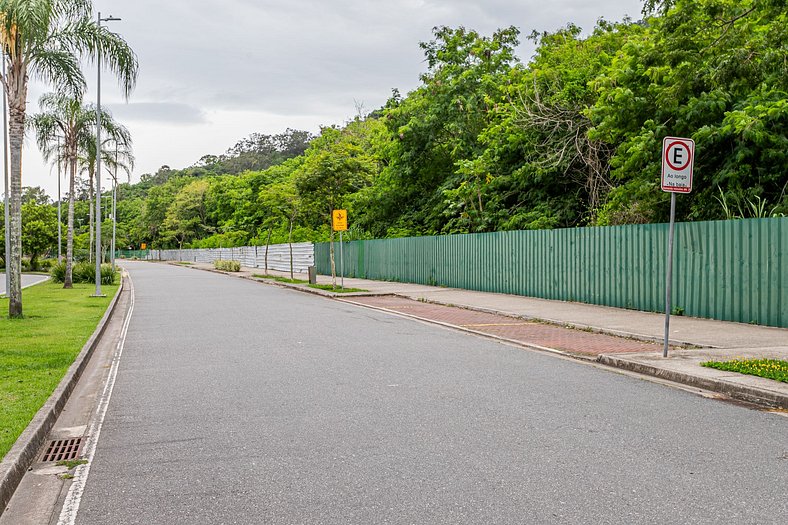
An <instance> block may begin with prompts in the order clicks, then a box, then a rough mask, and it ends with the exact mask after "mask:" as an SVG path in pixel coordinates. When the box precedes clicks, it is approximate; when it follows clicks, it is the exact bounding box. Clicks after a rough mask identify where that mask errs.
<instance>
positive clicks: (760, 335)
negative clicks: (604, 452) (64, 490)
mask: <svg viewBox="0 0 788 525" xmlns="http://www.w3.org/2000/svg"><path fill="white" fill-rule="evenodd" d="M190 267H192V268H197V269H202V270H213V265H210V264H194V265H190ZM241 270H242V271H241V272H238V273H234V274H231V275H236V276H239V277H244V278H248V279H254V280H258V281H263V279H255V278H254V277H253V274H262V273H263V270H262V269H259V268H257V269H251V268H242V269H241ZM269 274H271V275H277V276H281V277H289V274H286V273H284V272H276V271H270V272H269ZM295 277H296V279H303V280H306V279H307V277H306V275H304V274H296V275H295ZM265 281H266V282H269V283H271V284H278V285H280V286H287V287H294V288H299V289H302V290H304V291H309V292H312V293H318V294H321V295H327V296H331V297H334V298H337V299H339V300H343V301H347V302H353V303H356V304H361V305H363V306H367V307H371V308H377V309H383V310H387V311H393V312H396V313H398V314H400V315H407V316H410V317H416V318H419V319H423V320H427V321H431V322H437V323H439V324H443V325H448V326H453V327H457V328H460V329H463V330H466V331H470V332H474V333H478V334H481V335H485V336H490V337H495V338H497V339H502V340H506V341H511V342H515V343H517V344H521V345H523V346H526V347H531V348H535V349H539V350H547V351H555V352H557V353H561V354H565V355H570V356H572V357H579V358H584V359H589V358H591V359H594V360H596V361H598V362H600V363H602V364H605V365H608V366H612V367H617V368H621V369H625V370H629V371H632V372H637V373H641V374H647V375H651V376H655V377H660V378H663V379H667V380H670V381H675V382H679V383H683V384H687V385H690V386H692V387H696V388H700V389H704V390H712V391H715V392H719V393H722V394H724V395H726V396H730V397H732V398H735V399H739V400H743V401H747V402H753V403H758V404H763V405H766V406H771V407H777V408H781V409H788V383H782V382H779V381H774V380H770V379H763V378H759V377H754V376H748V375H742V374H737V373H733V372H722V371H719V370H715V369H712V368H706V367H702V366H700V363H701V362H704V361H708V360H711V359H713V360H721V361H724V360H730V359H736V358H770V359H784V360H788V329H783V328H772V327H764V326H757V325H749V324H742V323H732V322H723V321H714V320H709V319H698V318H692V317H680V316H672V317H671V324H670V343H671V349H670V351H669V355H668V357H667V358H663V357H662V350H663V348H662V344H661V342H662V341H663V338H664V329H665V328H664V323H665V316H664V314H658V313H648V312H640V311H635V310H625V309H621V308H610V307H606V306H595V305H588V304H583V303H570V302H563V301H549V300H545V299H536V298H532V297H522V296H515V295H505V294H495V293H486V292H477V291H471V290H459V289H454V288H441V287H436V286H426V285H420V284H408V283H395V282H384V281H372V280H368V279H356V278H345V280H344V284H345V287H346V288H360V289H363V290H367V292H364V293H352V294H335V293H332V292H324V291H322V290H315V289H311V288H306V286H304V285H291V284H283V283H276V282H274V281H270V280H265ZM339 282H340V279H337V284H338V285H339ZM318 283H320V284H331V277H330V276H324V275H320V276H318ZM374 296H390V298H386V299H385V300H384V299H383V298H382V297H380V298H375V297H374ZM446 307H453V308H451V309H447V308H446ZM450 310H451V311H450ZM480 313H483V314H487V315H488V316H491V317H480ZM611 336H616V337H611Z"/></svg>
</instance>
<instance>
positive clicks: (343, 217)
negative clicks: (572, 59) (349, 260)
mask: <svg viewBox="0 0 788 525" xmlns="http://www.w3.org/2000/svg"><path fill="white" fill-rule="evenodd" d="M331 219H332V221H331V226H332V227H333V229H334V231H335V232H339V273H340V274H341V277H340V285H339V286H340V288H342V289H343V290H344V289H345V257H344V255H345V251H344V246H343V245H342V232H343V231H345V230H347V210H334V212H333V213H332V214H331ZM334 282H335V283H336V281H334Z"/></svg>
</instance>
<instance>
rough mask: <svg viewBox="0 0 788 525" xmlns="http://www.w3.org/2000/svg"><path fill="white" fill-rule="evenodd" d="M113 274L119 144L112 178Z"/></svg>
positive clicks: (116, 148) (116, 221) (113, 267)
mask: <svg viewBox="0 0 788 525" xmlns="http://www.w3.org/2000/svg"><path fill="white" fill-rule="evenodd" d="M112 182H113V184H112V248H111V249H112V255H111V256H110V257H111V258H112V259H111V260H112V273H113V274H114V273H115V234H116V232H117V223H118V217H117V215H118V211H117V210H118V143H117V142H115V175H114V176H113V177H112Z"/></svg>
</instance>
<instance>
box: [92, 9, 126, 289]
mask: <svg viewBox="0 0 788 525" xmlns="http://www.w3.org/2000/svg"><path fill="white" fill-rule="evenodd" d="M97 18H98V27H99V31H100V30H101V23H102V22H114V21H118V20H120V18H115V17H114V16H112V15H110V16H108V17H106V18H101V11H99V12H98V16H97ZM96 66H97V67H96V71H97V73H96V293H95V294H94V295H95V296H96V297H101V295H102V293H101V43H100V42H99V45H98V52H97V53H96Z"/></svg>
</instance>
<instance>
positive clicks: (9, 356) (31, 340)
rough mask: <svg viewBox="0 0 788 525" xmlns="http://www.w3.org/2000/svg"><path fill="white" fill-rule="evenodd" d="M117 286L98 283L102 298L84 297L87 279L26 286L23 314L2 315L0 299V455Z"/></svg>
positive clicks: (4, 309) (92, 327)
mask: <svg viewBox="0 0 788 525" xmlns="http://www.w3.org/2000/svg"><path fill="white" fill-rule="evenodd" d="M117 289H118V285H117V284H113V285H103V286H102V292H103V293H105V294H107V296H106V297H90V295H91V294H92V293H93V292H94V291H95V285H93V284H75V285H74V288H73V289H71V290H64V289H63V285H61V284H55V283H51V282H47V283H42V284H39V285H36V286H33V287H30V288H26V289H25V290H23V291H22V300H23V305H24V314H25V317H24V318H23V319H8V300H7V299H0V459H2V458H3V457H4V456H5V455H6V454H7V453H8V451H9V450H10V449H11V446H12V445H13V444H14V442H16V440H17V438H18V437H19V435H20V434H21V433H22V431H23V430H24V429H25V428H26V427H27V425H28V423H30V420H32V419H33V416H35V414H36V412H38V410H39V409H40V408H41V407H42V406H43V404H44V402H46V400H47V399H48V398H49V396H50V395H51V394H52V392H53V391H54V390H55V388H56V387H57V385H58V384H59V383H60V380H61V379H62V378H63V376H64V375H65V374H66V371H67V370H68V367H69V366H71V363H73V362H74V359H75V358H76V356H77V355H78V354H79V351H80V350H81V349H82V347H83V346H84V345H85V343H86V342H87V340H88V339H89V338H90V336H91V335H92V334H93V332H94V331H95V329H96V326H97V325H98V323H99V321H100V320H101V318H102V317H103V316H104V312H105V311H106V310H107V306H109V303H110V301H112V298H113V297H114V296H115V292H116V291H117Z"/></svg>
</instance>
